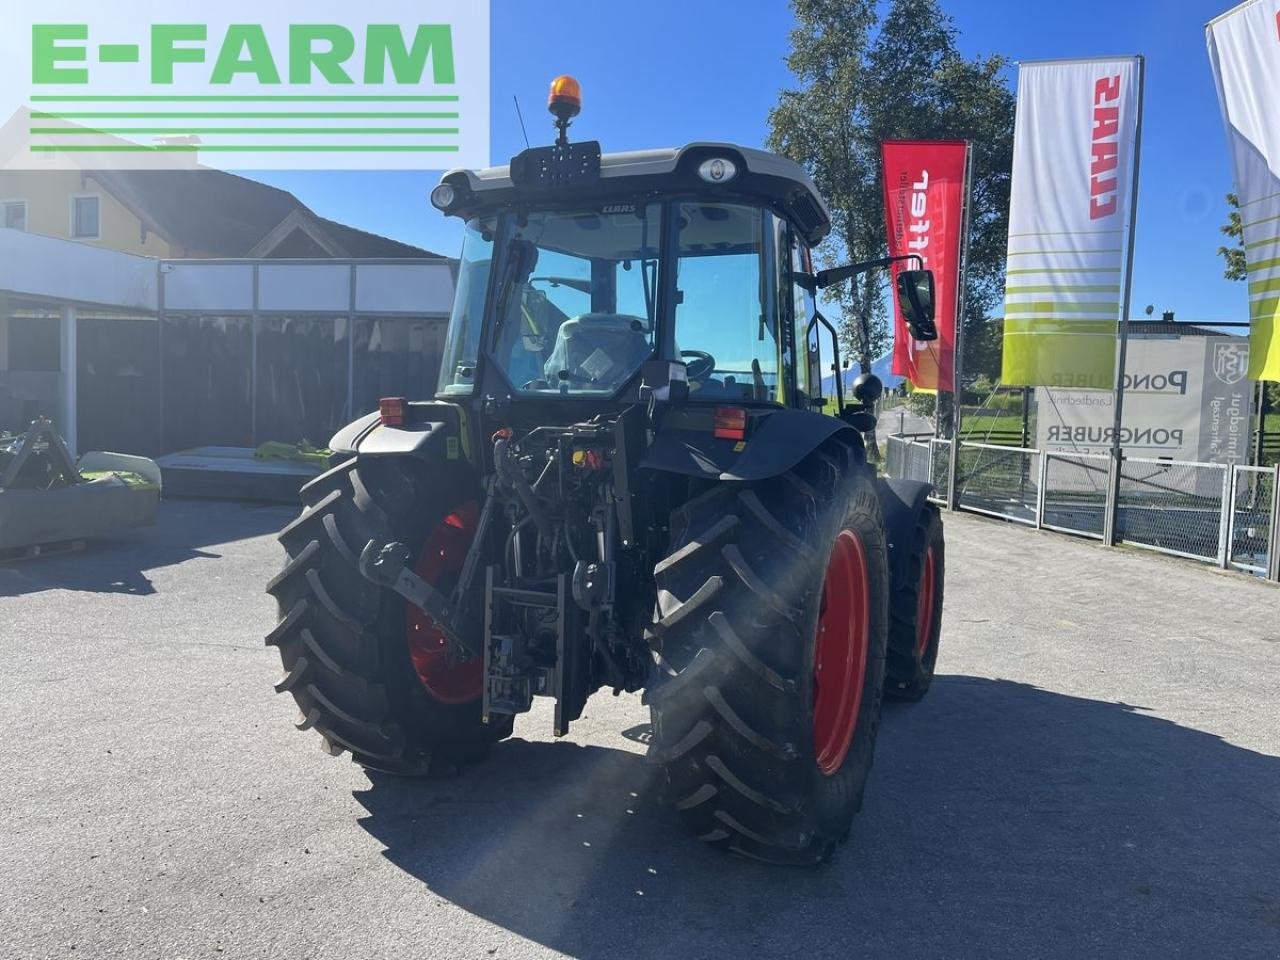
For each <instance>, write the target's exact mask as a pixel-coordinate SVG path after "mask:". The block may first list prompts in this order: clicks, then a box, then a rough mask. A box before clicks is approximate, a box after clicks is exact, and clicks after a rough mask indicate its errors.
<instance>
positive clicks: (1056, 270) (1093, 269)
mask: <svg viewBox="0 0 1280 960" xmlns="http://www.w3.org/2000/svg"><path fill="white" fill-rule="evenodd" d="M1119 272H1120V268H1119V267H1028V268H1027V269H1025V270H1006V271H1005V273H1007V274H1008V275H1009V276H1011V277H1016V276H1019V275H1021V274H1028V273H1119Z"/></svg>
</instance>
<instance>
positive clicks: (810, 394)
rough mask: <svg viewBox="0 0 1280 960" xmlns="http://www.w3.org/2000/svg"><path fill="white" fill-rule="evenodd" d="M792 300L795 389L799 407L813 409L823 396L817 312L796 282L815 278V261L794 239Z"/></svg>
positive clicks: (809, 293)
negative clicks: (801, 277) (802, 277)
mask: <svg viewBox="0 0 1280 960" xmlns="http://www.w3.org/2000/svg"><path fill="white" fill-rule="evenodd" d="M791 272H792V281H791V297H792V315H793V317H794V323H795V328H794V329H795V344H796V357H795V365H796V389H797V391H798V392H799V398H798V400H799V403H798V405H799V406H802V407H811V406H814V405H815V404H814V401H816V400H820V399H821V397H822V362H821V351H820V348H819V341H818V328H817V325H816V324H813V323H812V321H813V318H814V316H815V315H816V314H817V312H818V307H817V303H816V302H815V301H814V294H813V291H812V290H808V289H806V288H805V287H804V286H803V285H802V284H799V283H797V282H795V274H808V275H809V276H812V275H813V262H812V260H811V259H810V256H809V249H808V248H807V247H806V246H805V245H804V244H803V243H801V242H800V241H799V240H797V239H796V238H795V237H794V236H793V237H792V239H791Z"/></svg>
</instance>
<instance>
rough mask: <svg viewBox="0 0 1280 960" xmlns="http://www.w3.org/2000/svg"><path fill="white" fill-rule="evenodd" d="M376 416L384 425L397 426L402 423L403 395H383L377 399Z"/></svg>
mask: <svg viewBox="0 0 1280 960" xmlns="http://www.w3.org/2000/svg"><path fill="white" fill-rule="evenodd" d="M378 416H379V417H381V418H382V425H383V426H385V427H398V426H400V425H401V424H403V423H404V397H383V398H382V399H381V400H379V401H378Z"/></svg>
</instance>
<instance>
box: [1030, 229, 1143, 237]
mask: <svg viewBox="0 0 1280 960" xmlns="http://www.w3.org/2000/svg"><path fill="white" fill-rule="evenodd" d="M1109 233H1124V231H1123V230H1059V231H1057V232H1054V233H1011V234H1009V236H1011V237H1096V236H1102V235H1105V234H1109Z"/></svg>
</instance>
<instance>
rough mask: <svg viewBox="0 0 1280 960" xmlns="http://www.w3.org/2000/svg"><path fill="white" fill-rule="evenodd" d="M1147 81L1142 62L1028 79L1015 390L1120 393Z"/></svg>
mask: <svg viewBox="0 0 1280 960" xmlns="http://www.w3.org/2000/svg"><path fill="white" fill-rule="evenodd" d="M1141 78H1142V68H1141V58H1140V57H1123V58H1118V59H1114V60H1079V61H1052V62H1043V63H1024V64H1022V66H1021V67H1020V69H1019V72H1018V107H1017V117H1016V120H1015V123H1014V137H1013V183H1012V196H1011V200H1010V207H1009V260H1008V279H1007V281H1006V285H1005V307H1004V371H1003V378H1002V379H1003V381H1004V382H1005V383H1007V384H1017V385H1024V386H1037V385H1044V386H1054V387H1087V388H1093V389H1112V388H1113V387H1114V385H1115V365H1116V331H1117V325H1118V321H1119V318H1120V308H1121V301H1122V299H1123V297H1122V287H1121V284H1122V282H1123V273H1124V264H1125V257H1126V253H1127V246H1128V229H1127V228H1128V222H1129V217H1130V214H1131V212H1132V211H1130V210H1129V205H1130V204H1129V197H1130V187H1131V184H1132V182H1133V180H1132V178H1133V176H1134V175H1135V174H1136V171H1135V169H1134V166H1135V158H1136V148H1137V142H1138V122H1139V117H1138V112H1139V104H1140V103H1141V97H1140V89H1139V88H1140V84H1141Z"/></svg>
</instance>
